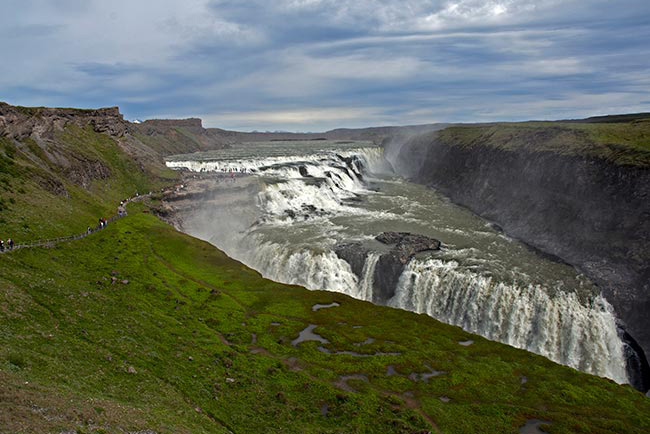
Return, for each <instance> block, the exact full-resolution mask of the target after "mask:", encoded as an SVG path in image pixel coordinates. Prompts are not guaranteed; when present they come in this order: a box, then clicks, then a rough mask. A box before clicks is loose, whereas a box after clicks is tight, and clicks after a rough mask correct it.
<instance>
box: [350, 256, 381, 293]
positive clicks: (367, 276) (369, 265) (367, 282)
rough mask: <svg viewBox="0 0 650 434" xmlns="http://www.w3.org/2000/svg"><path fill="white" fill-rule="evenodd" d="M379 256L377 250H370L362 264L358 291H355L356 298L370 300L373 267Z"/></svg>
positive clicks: (375, 265)
mask: <svg viewBox="0 0 650 434" xmlns="http://www.w3.org/2000/svg"><path fill="white" fill-rule="evenodd" d="M380 256H381V255H380V254H379V253H377V252H371V253H370V254H369V255H368V257H367V258H366V262H365V264H363V271H362V273H361V275H362V279H361V282H359V291H358V292H357V295H356V298H359V299H361V300H366V301H371V300H372V287H373V284H374V277H375V268H376V267H377V262H378V261H379V257H380Z"/></svg>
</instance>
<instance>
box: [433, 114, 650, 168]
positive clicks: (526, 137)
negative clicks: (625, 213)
mask: <svg viewBox="0 0 650 434" xmlns="http://www.w3.org/2000/svg"><path fill="white" fill-rule="evenodd" d="M435 134H437V137H438V138H439V139H440V140H443V141H445V142H446V143H450V144H453V145H457V146H463V147H472V146H479V145H487V146H491V147H495V148H499V149H503V150H507V151H512V150H518V149H524V150H527V151H529V152H555V153H559V154H564V155H573V156H591V157H596V158H601V159H605V160H608V161H611V162H613V163H615V164H622V165H633V166H639V167H650V120H648V119H643V120H636V121H632V122H621V123H570V122H521V123H499V124H490V125H467V126H453V127H448V128H446V129H444V130H441V131H439V132H437V133H435Z"/></svg>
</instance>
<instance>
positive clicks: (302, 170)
mask: <svg viewBox="0 0 650 434" xmlns="http://www.w3.org/2000/svg"><path fill="white" fill-rule="evenodd" d="M298 171H299V172H300V176H302V177H304V178H309V177H311V175H310V174H309V172H308V171H307V168H306V167H305V166H300V167H298Z"/></svg>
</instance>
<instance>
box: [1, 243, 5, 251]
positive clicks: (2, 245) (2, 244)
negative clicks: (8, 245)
mask: <svg viewBox="0 0 650 434" xmlns="http://www.w3.org/2000/svg"><path fill="white" fill-rule="evenodd" d="M4 251H5V242H4V241H2V240H0V252H4Z"/></svg>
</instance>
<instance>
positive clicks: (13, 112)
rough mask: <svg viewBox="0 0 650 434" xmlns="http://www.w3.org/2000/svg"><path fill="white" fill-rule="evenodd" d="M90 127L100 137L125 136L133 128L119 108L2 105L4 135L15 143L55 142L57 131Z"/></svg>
mask: <svg viewBox="0 0 650 434" xmlns="http://www.w3.org/2000/svg"><path fill="white" fill-rule="evenodd" d="M69 125H76V126H79V127H83V126H86V125H90V126H91V127H92V128H93V130H94V131H96V132H98V133H108V134H110V135H112V136H116V137H122V136H124V135H125V134H126V133H127V131H128V129H129V127H128V125H129V124H128V122H126V121H125V120H124V118H123V117H122V115H121V114H120V110H119V108H117V107H110V108H101V109H91V110H83V109H73V108H49V107H17V106H12V105H9V104H6V103H3V102H0V134H1V135H3V136H5V137H10V138H12V139H17V140H22V139H25V138H28V137H31V138H33V139H36V140H38V139H48V140H52V139H54V134H55V132H56V131H63V130H64V129H65V127H66V126H69Z"/></svg>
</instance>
